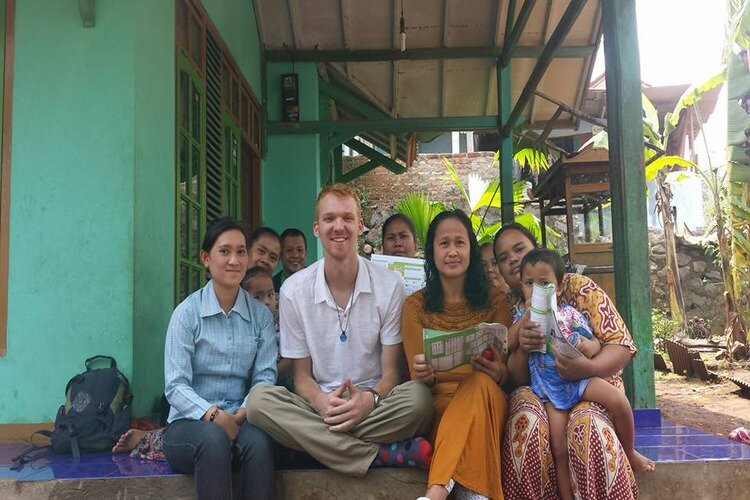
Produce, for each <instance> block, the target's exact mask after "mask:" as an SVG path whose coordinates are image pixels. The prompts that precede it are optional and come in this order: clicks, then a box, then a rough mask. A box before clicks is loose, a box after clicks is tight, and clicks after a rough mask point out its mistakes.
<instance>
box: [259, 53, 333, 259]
mask: <svg viewBox="0 0 750 500" xmlns="http://www.w3.org/2000/svg"><path fill="white" fill-rule="evenodd" d="M291 72H292V65H291V64H286V63H273V64H268V65H267V68H266V75H267V81H266V89H267V109H268V120H269V121H278V120H280V119H281V75H282V74H284V73H291ZM294 72H296V73H298V74H299V87H300V120H317V119H318V116H319V111H318V102H319V99H318V71H317V68H316V67H315V65H314V64H311V63H305V64H295V65H294ZM267 151H268V153H267V155H266V158H265V161H264V162H263V171H262V183H263V223H264V224H266V225H268V226H271V227H273V228H274V229H277V230H278V231H279V232H281V231H282V230H284V229H285V228H287V227H297V228H299V229H301V230H302V231H304V232H305V234H306V235H307V241H308V247H309V249H308V258H307V260H308V262H314V261H315V260H316V259H317V258H318V257H319V256H320V255H322V254H321V252H320V249H319V247H318V245H316V244H315V243H314V242H315V237H314V236H313V234H312V222H313V219H314V212H313V211H314V207H315V198H316V196H317V195H318V191H319V190H320V186H321V184H322V181H321V178H320V168H319V166H320V141H319V139H318V135H317V134H310V135H269V136H268V150H267ZM323 180H325V179H323Z"/></svg>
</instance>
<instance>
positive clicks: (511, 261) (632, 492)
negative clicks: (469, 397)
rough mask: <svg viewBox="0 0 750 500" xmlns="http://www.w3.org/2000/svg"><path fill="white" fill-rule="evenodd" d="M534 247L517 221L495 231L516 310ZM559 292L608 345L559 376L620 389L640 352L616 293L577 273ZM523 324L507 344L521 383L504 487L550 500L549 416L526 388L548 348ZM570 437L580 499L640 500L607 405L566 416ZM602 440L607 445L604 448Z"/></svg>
mask: <svg viewBox="0 0 750 500" xmlns="http://www.w3.org/2000/svg"><path fill="white" fill-rule="evenodd" d="M536 246H537V242H536V239H535V238H534V236H533V235H532V234H531V233H530V232H529V231H528V230H527V229H526V228H525V227H523V226H521V225H520V224H517V223H510V224H506V225H504V226H503V227H502V228H501V229H500V230H499V231H498V232H497V233H496V234H495V242H494V248H495V257H496V259H497V262H498V268H499V269H500V274H502V276H503V278H504V279H505V281H506V282H507V283H508V285H509V286H510V288H511V292H510V294H509V296H508V299H509V303H510V307H511V309H516V308H517V307H519V306H522V305H523V303H524V300H523V289H522V286H521V273H520V265H521V260H522V259H523V257H524V256H525V255H526V254H527V253H529V252H530V251H531V250H532V249H534V248H536ZM557 296H558V297H559V298H560V300H561V301H565V302H567V303H568V304H570V305H572V306H573V307H575V308H576V309H577V310H578V311H580V312H581V313H582V314H583V315H584V316H585V317H586V319H587V320H588V321H589V323H590V325H591V330H592V333H593V334H594V336H595V337H596V338H597V339H598V340H599V341H600V342H601V344H602V349H601V351H600V352H599V354H597V355H596V356H594V357H593V358H590V359H589V358H587V357H585V356H581V357H579V358H562V357H561V358H560V359H558V360H557V361H556V367H557V370H558V372H559V373H560V376H561V377H562V378H564V379H567V380H578V379H581V378H585V377H600V378H602V379H604V380H606V381H607V382H609V383H610V384H611V385H613V386H615V387H617V388H618V389H620V390H621V389H622V378H621V374H622V369H623V367H624V366H625V365H626V364H627V363H628V362H629V361H630V359H631V358H632V357H633V356H634V355H635V354H636V348H635V344H634V343H633V339H632V337H631V336H630V332H629V331H628V328H627V326H625V322H624V321H623V319H622V317H621V316H620V314H619V313H618V312H617V309H616V308H615V306H614V304H613V303H612V301H611V300H610V298H609V297H608V296H607V294H606V293H605V292H604V291H603V290H602V289H601V288H600V287H599V286H598V285H597V284H596V283H594V282H593V281H592V280H591V279H590V278H588V277H586V276H582V275H580V274H571V273H566V274H565V275H564V276H563V279H562V281H561V282H560V286H559V288H558V291H557ZM521 321H522V327H521V329H520V331H519V336H518V339H517V341H518V343H517V345H515V346H513V345H510V346H509V351H510V354H509V357H508V371H509V376H510V379H511V381H510V383H511V384H513V385H515V386H519V387H518V388H517V389H516V390H514V391H513V393H512V394H511V396H510V401H509V411H508V413H509V415H508V425H507V428H506V432H505V439H504V441H503V445H502V464H503V467H502V484H503V490H504V491H505V494H506V495H507V496H508V497H509V498H538V499H542V500H552V499H556V498H557V497H558V494H557V481H556V478H555V459H554V457H553V455H552V452H551V450H550V443H549V421H548V420H547V413H546V412H545V411H544V405H543V403H542V402H541V401H540V400H539V398H538V397H537V396H536V395H535V394H534V392H533V391H532V390H531V387H527V386H528V384H529V383H530V381H529V365H528V356H529V352H531V351H532V350H533V349H536V348H538V347H541V346H542V345H544V336H543V334H542V333H541V332H540V331H539V328H538V325H535V324H533V323H532V322H531V321H529V320H528V318H521ZM567 434H568V435H567V438H568V457H569V461H570V472H571V475H572V482H573V484H574V485H575V487H576V489H577V494H578V495H579V496H580V498H584V499H586V498H617V499H622V500H627V499H631V500H632V499H635V498H637V496H638V486H637V485H636V482H635V476H634V474H633V469H632V468H631V467H630V465H629V464H628V460H627V457H626V455H625V452H624V450H623V448H622V446H621V445H620V442H619V440H618V439H617V436H616V434H615V430H614V425H613V424H612V420H611V416H610V415H609V414H608V413H607V412H606V411H604V409H603V408H602V407H601V406H599V405H596V404H593V403H589V402H580V403H578V404H577V405H575V406H574V407H573V408H572V410H571V411H570V413H569V416H568V424H567ZM602 443H607V447H606V449H605V448H604V447H603V446H602Z"/></svg>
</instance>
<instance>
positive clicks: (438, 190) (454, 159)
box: [343, 152, 498, 224]
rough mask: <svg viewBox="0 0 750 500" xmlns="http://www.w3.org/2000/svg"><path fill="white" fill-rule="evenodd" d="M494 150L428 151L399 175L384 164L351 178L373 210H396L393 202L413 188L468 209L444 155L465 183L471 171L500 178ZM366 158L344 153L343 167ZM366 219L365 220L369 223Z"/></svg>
mask: <svg viewBox="0 0 750 500" xmlns="http://www.w3.org/2000/svg"><path fill="white" fill-rule="evenodd" d="M493 155H494V153H492V152H481V153H459V154H428V155H419V156H418V157H417V160H416V161H415V162H414V164H413V165H412V166H411V168H410V169H409V171H408V172H407V173H405V174H401V175H397V174H394V173H393V172H391V171H390V170H387V169H385V168H383V167H378V168H376V169H375V170H373V171H371V172H368V173H367V174H365V175H363V176H362V177H359V178H358V179H356V180H354V181H352V182H351V184H352V185H353V186H354V187H356V188H357V190H358V191H359V192H360V194H361V195H362V196H363V197H364V198H365V200H366V203H367V206H368V207H369V208H370V209H372V210H374V211H389V212H391V213H392V212H393V206H394V205H396V203H398V202H399V201H400V200H401V198H402V197H403V196H404V195H405V194H406V193H408V192H411V191H423V192H426V193H427V195H428V197H429V199H430V200H433V201H442V202H443V203H446V204H449V203H453V204H455V205H456V206H457V207H458V208H463V209H468V207H467V206H466V203H465V202H464V200H463V198H462V197H461V194H460V193H459V192H458V189H457V188H456V186H455V184H454V183H453V181H452V180H451V179H450V178H449V177H448V171H447V170H446V169H445V166H444V165H443V158H448V160H450V162H451V163H453V166H454V167H455V168H456V171H457V172H458V176H459V178H460V179H461V182H463V183H464V184H466V182H467V179H468V175H469V173H470V172H476V173H477V174H478V175H479V176H480V177H482V178H483V179H485V180H491V179H494V178H497V175H498V167H497V166H494V167H493V166H492V157H493ZM366 161H367V159H366V158H364V157H361V156H353V157H344V165H343V170H344V172H347V171H348V170H350V169H351V168H354V167H356V166H357V165H361V164H362V163H365V162H366ZM367 222H368V221H367V220H365V224H367Z"/></svg>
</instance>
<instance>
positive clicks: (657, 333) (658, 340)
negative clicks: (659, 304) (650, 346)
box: [651, 309, 682, 351]
mask: <svg viewBox="0 0 750 500" xmlns="http://www.w3.org/2000/svg"><path fill="white" fill-rule="evenodd" d="M651 329H652V330H653V333H654V348H655V349H656V350H657V351H664V345H663V343H664V341H665V340H671V339H672V337H674V334H675V333H677V332H679V331H681V330H682V324H681V323H680V322H679V321H677V320H674V319H672V318H671V317H670V316H669V315H668V314H667V313H665V312H664V311H661V310H659V309H651Z"/></svg>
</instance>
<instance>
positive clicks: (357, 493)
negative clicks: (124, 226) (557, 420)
mask: <svg viewBox="0 0 750 500" xmlns="http://www.w3.org/2000/svg"><path fill="white" fill-rule="evenodd" d="M749 478H750V461H747V460H708V461H692V462H666V463H665V462H662V463H659V464H658V465H657V468H656V471H654V472H653V473H651V474H647V475H642V476H639V477H638V478H637V480H638V489H639V492H640V494H639V498H640V499H641V500H651V499H654V500H671V499H682V498H685V499H688V498H689V499H701V500H703V499H705V500H714V499H716V500H719V499H721V500H724V499H732V500H745V499H750V487H748V479H749ZM426 479H427V474H426V472H425V471H417V470H410V469H374V470H372V471H370V472H369V473H368V474H367V475H366V476H365V477H364V478H361V479H355V478H351V477H348V476H344V475H341V474H338V473H336V472H333V471H330V470H304V471H280V472H277V473H276V485H277V493H278V497H279V499H290V500H291V499H295V500H297V499H299V500H317V499H321V500H323V499H342V500H344V499H346V500H350V499H415V498H417V497H418V496H419V495H421V494H423V493H424V488H425V481H426ZM235 486H236V485H235ZM0 498H2V499H3V500H6V499H7V500H16V499H41V498H55V499H81V498H97V499H98V498H117V499H149V498H174V499H183V498H184V499H192V498H195V495H194V490H193V479H192V477H189V476H160V477H130V478H110V479H107V478H102V479H86V480H75V479H67V480H49V481H26V482H23V481H13V480H0Z"/></svg>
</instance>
